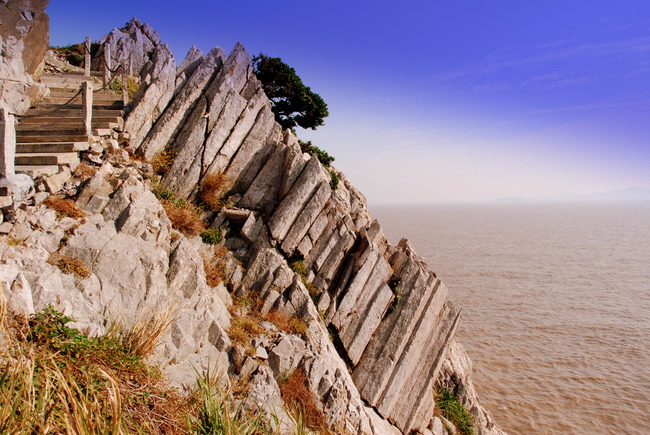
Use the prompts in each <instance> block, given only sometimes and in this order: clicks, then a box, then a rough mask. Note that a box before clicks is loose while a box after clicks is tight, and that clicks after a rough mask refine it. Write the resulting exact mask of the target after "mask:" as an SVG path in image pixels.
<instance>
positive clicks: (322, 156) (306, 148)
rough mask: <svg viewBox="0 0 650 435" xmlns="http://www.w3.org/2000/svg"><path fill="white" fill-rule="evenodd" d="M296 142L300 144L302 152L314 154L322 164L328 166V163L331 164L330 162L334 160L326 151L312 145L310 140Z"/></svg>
mask: <svg viewBox="0 0 650 435" xmlns="http://www.w3.org/2000/svg"><path fill="white" fill-rule="evenodd" d="M298 144H300V149H301V150H302V152H303V153H309V154H311V155H314V156H316V158H317V159H318V160H319V161H320V162H321V163H322V164H323V166H325V167H328V166H329V165H331V164H332V162H333V161H334V160H335V159H334V157H332V156H330V155H329V154H328V153H327V152H326V151H324V150H322V149H320V148H318V147H317V146H315V145H313V144H312V143H311V141H307V142H304V141H301V140H299V141H298Z"/></svg>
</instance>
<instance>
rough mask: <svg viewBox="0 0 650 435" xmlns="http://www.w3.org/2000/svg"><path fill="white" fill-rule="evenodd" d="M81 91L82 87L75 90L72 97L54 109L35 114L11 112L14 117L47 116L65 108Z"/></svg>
mask: <svg viewBox="0 0 650 435" xmlns="http://www.w3.org/2000/svg"><path fill="white" fill-rule="evenodd" d="M82 93H83V87H82V88H80V89H79V90H78V91H77V93H76V94H74V96H73V97H72V98H70V99H69V100H68V101H66V102H65V103H63V104H61V105H59V106H58V107H55V108H54V109H51V110H48V111H46V112H43V113H35V114H32V115H19V114H17V113H12V115H14V116H15V117H16V118H40V117H42V116H48V115H51V114H53V113H56V112H59V111H61V110H63V109H65V108H66V107H68V106H70V105H72V102H73V101H74V100H75V99H76V98H77V97H78V96H79V95H81V94H82Z"/></svg>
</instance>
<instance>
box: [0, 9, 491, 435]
mask: <svg viewBox="0 0 650 435" xmlns="http://www.w3.org/2000/svg"><path fill="white" fill-rule="evenodd" d="M0 7H2V6H0ZM101 44H102V47H101V48H100V56H101V55H102V53H104V52H105V51H104V50H105V49H106V47H107V46H109V45H110V47H111V49H110V53H111V56H113V59H112V62H114V64H119V63H124V62H126V61H127V59H128V61H129V63H130V68H132V69H133V73H134V74H136V75H137V76H138V77H139V82H140V87H139V90H138V92H137V93H136V94H135V96H134V99H133V102H132V104H131V110H130V111H129V112H128V113H127V114H126V116H125V124H124V130H125V132H126V133H127V134H122V136H121V137H122V138H123V139H124V141H123V143H122V147H123V149H126V150H128V152H129V153H130V154H131V155H132V156H135V157H136V158H131V157H128V156H125V154H124V153H123V151H116V150H108V149H107V150H105V151H104V153H103V155H102V157H101V160H97V159H96V158H95V159H94V160H93V162H94V163H93V165H94V166H93V165H84V166H83V170H81V171H77V172H76V175H75V177H74V178H72V179H70V180H67V181H66V182H65V183H63V184H62V186H61V191H60V192H58V193H59V194H65V195H67V197H70V198H73V199H74V200H75V201H76V205H77V206H78V207H80V208H81V210H83V212H84V214H85V216H84V217H81V216H78V217H70V216H68V217H61V215H60V214H59V216H58V217H57V214H56V212H55V211H54V210H53V209H52V207H51V206H49V207H48V206H46V205H45V204H47V201H46V200H45V198H46V197H47V196H48V195H47V194H46V193H45V192H42V194H40V195H39V194H37V195H35V196H34V198H32V199H31V202H29V203H26V204H24V205H22V206H21V207H19V208H18V209H16V210H15V211H14V212H13V214H12V215H11V216H10V220H11V222H6V224H7V225H5V224H3V225H5V226H4V227H3V228H1V229H2V232H3V233H5V234H6V236H5V237H4V240H2V241H1V242H0V263H1V264H0V279H1V280H2V285H3V292H4V293H5V295H7V298H8V300H9V306H10V308H12V309H13V310H16V311H20V312H22V313H25V314H32V313H34V312H36V311H39V310H41V309H42V308H44V307H46V306H48V305H52V306H54V307H55V308H56V309H58V310H60V311H62V312H64V313H65V314H67V315H69V316H71V317H73V318H75V319H76V327H78V328H79V329H81V330H83V331H84V332H86V333H89V334H91V335H100V334H102V333H104V332H105V331H106V328H107V326H108V325H109V324H110V322H111V321H114V320H115V319H119V320H120V321H122V322H125V323H129V322H134V321H136V319H138V318H139V316H142V314H143V313H151V312H155V311H160V310H165V309H168V308H169V307H173V310H174V320H173V321H172V323H171V326H170V328H169V331H168V333H167V334H166V335H165V337H164V339H163V344H162V346H160V348H159V349H158V353H157V355H156V357H155V358H156V361H157V362H158V363H159V364H160V365H161V367H162V369H163V371H164V372H165V373H166V374H167V376H168V377H169V378H170V379H171V380H172V381H173V382H174V383H175V384H176V385H178V386H183V385H189V384H191V383H192V382H193V380H194V376H195V370H196V371H202V370H206V369H208V368H209V367H210V368H211V369H212V370H214V369H215V368H216V369H217V370H218V371H219V372H221V373H223V376H224V377H225V380H226V382H227V383H230V384H237V385H240V386H242V385H243V386H245V387H243V388H245V390H246V397H247V399H246V402H247V403H248V404H249V406H251V409H261V410H264V412H267V413H268V415H273V416H277V417H279V420H280V421H282V422H283V423H282V424H284V425H285V426H286V427H285V426H282V424H281V425H280V427H281V428H282V427H285V428H288V427H290V426H291V423H290V419H289V418H285V417H286V413H285V411H284V403H283V399H282V397H281V394H280V391H279V386H278V384H279V382H281V380H282V379H283V378H286V377H287V376H289V375H290V374H291V373H295V372H297V371H299V372H301V373H302V374H304V376H305V379H306V386H307V387H308V389H309V391H310V392H311V393H312V394H313V396H314V397H315V398H317V400H316V403H317V406H318V407H319V408H320V410H321V412H322V413H323V415H324V418H325V420H326V422H327V425H328V426H329V428H330V429H331V430H333V431H335V432H336V433H355V434H356V433H358V434H400V433H423V434H430V433H435V434H442V433H448V431H450V430H451V429H450V428H449V423H448V422H446V420H444V418H442V417H441V416H440V415H439V414H438V413H437V412H436V407H435V405H436V392H437V391H438V390H439V389H440V388H443V389H446V390H448V391H452V392H453V393H454V394H456V395H457V396H458V397H459V398H460V399H461V401H462V402H463V403H464V405H465V407H466V408H467V409H468V410H470V412H471V413H472V415H473V416H474V420H475V428H476V432H477V433H479V434H502V433H503V432H502V431H501V429H500V428H499V427H498V425H496V423H495V422H494V421H493V420H492V418H491V416H490V415H489V413H488V412H487V411H486V410H485V409H484V408H483V407H482V406H481V405H480V403H479V401H478V397H477V395H476V393H475V391H474V388H473V385H472V380H471V362H470V361H469V358H467V355H466V354H465V353H464V351H463V349H462V346H461V345H460V344H459V343H458V342H457V341H456V340H455V339H454V336H455V333H456V330H457V329H458V326H459V323H460V317H461V309H460V308H459V307H458V306H457V305H456V304H454V303H453V302H451V301H449V300H447V287H446V286H445V284H444V283H443V282H441V281H440V280H439V279H438V278H437V276H436V274H435V273H433V272H432V271H430V270H429V269H428V267H427V265H426V264H425V263H424V261H423V260H422V259H421V258H420V257H418V256H417V254H416V253H415V252H414V250H413V248H412V246H411V245H410V244H409V242H408V241H407V240H401V241H400V243H399V244H398V245H397V246H391V245H390V244H389V243H388V241H387V239H386V237H385V236H384V235H383V233H382V231H381V227H380V224H379V222H377V221H376V220H375V219H374V218H373V217H372V215H371V214H370V213H369V211H368V209H367V205H366V200H365V198H364V197H363V195H362V194H361V193H360V192H359V191H358V190H356V189H355V188H354V187H353V186H352V185H351V184H350V183H349V181H348V180H347V179H346V178H345V176H344V174H342V173H339V172H337V171H336V170H335V169H333V168H332V169H330V170H327V169H326V168H324V167H323V165H322V164H321V163H320V162H319V160H318V159H317V158H316V157H315V156H313V155H310V154H307V153H303V152H302V150H301V148H300V146H299V143H298V139H297V137H296V136H295V135H294V134H293V133H292V132H291V131H282V130H281V128H280V126H279V125H278V124H277V123H276V122H275V121H274V116H273V113H272V111H271V105H270V102H269V100H268V98H267V97H266V95H265V94H264V92H263V90H262V88H261V85H260V82H259V81H258V80H257V78H256V77H255V75H254V74H253V72H252V66H251V60H250V56H249V54H248V53H247V52H246V51H245V49H244V47H242V46H241V45H237V46H236V47H235V48H234V49H233V50H232V52H231V53H230V54H229V55H226V54H225V52H224V51H223V50H222V49H220V48H218V47H217V48H215V49H213V50H212V51H210V52H209V53H208V54H203V53H200V52H199V51H198V50H196V49H193V50H191V51H190V53H189V54H188V57H187V59H185V60H184V61H183V62H182V64H181V66H180V67H177V66H176V61H175V59H174V58H173V56H172V54H171V51H170V50H169V49H168V47H167V46H166V45H164V44H163V43H162V42H161V41H160V38H159V37H158V35H157V34H156V32H155V31H154V30H153V29H151V28H150V27H149V26H147V25H145V24H142V23H140V22H138V21H137V20H135V19H134V20H133V21H132V22H131V23H129V24H128V25H127V26H126V27H125V28H123V29H115V30H113V31H112V32H111V33H110V34H109V35H108V36H107V37H105V38H104V39H103V40H102V41H101ZM127 138H128V140H127ZM148 161H154V162H158V163H159V164H158V165H157V166H156V167H155V168H154V167H153V166H152V165H151V164H150V163H147V162H148ZM161 161H164V164H160V162H161ZM330 171H334V172H335V173H336V175H337V176H338V179H339V180H340V181H339V183H338V186H337V187H336V186H334V185H333V184H332V183H331V179H332V174H331V172H330ZM155 172H158V173H159V174H158V175H159V177H158V175H157V174H156V173H155ZM216 180H218V188H217V187H215V183H217V181H216ZM37 186H38V180H37ZM334 187H336V188H334ZM215 189H216V190H219V195H218V196H219V198H218V202H217V204H218V206H215V204H212V207H205V203H206V196H207V195H209V194H210V193H214V192H213V191H214V190H215ZM43 190H45V189H44V188H43ZM50 190H52V189H50ZM152 190H153V192H152ZM154 192H155V193H156V194H154ZM206 192H207V193H206ZM52 193H57V192H52ZM43 201H46V202H43ZM170 202H173V203H174V204H181V203H183V204H203V205H204V208H203V215H202V219H203V220H204V221H205V222H207V226H208V228H209V229H212V230H213V231H212V232H211V233H210V234H213V235H215V238H216V239H217V240H211V241H209V243H206V239H205V238H202V237H201V235H193V236H192V235H191V232H187V231H185V232H184V231H180V230H179V228H178V226H177V224H176V223H175V222H174V223H173V222H172V221H173V220H174V219H172V220H170V216H169V213H170V209H169V204H170ZM204 234H205V232H204ZM217 234H218V235H219V236H217ZM211 243H216V245H215V244H211ZM57 256H58V257H57ZM61 257H66V258H78V259H80V260H81V261H82V262H83V264H84V265H85V267H87V269H88V271H89V273H88V275H87V276H85V277H82V276H78V275H74V274H69V273H66V272H65V271H63V270H62V269H61V268H60V267H57V265H56V264H57V263H56V261H52V258H61ZM214 268H218V270H219V273H218V276H219V279H214V270H213V269H214ZM219 281H221V282H219ZM278 319H281V320H282V319H283V321H282V322H281V321H280V320H278ZM293 319H296V321H299V322H298V323H294V327H293V328H291V327H289V328H282V327H280V326H279V325H280V324H281V323H283V322H284V321H287V322H291V321H293ZM249 320H252V321H256V322H257V325H256V328H255V331H250V330H246V328H243V326H242V325H244V324H245V322H246V321H249ZM295 325H304V327H303V326H295ZM242 328H243V329H244V330H245V334H244V335H243V336H242V335H241V334H235V331H239V330H240V329H242ZM251 328H252V327H251ZM283 416H284V417H283ZM443 423H445V424H443ZM287 431H289V432H290V429H287Z"/></svg>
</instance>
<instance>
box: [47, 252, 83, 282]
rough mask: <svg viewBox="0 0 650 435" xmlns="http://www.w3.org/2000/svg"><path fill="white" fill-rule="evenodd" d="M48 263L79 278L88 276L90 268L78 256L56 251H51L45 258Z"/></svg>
mask: <svg viewBox="0 0 650 435" xmlns="http://www.w3.org/2000/svg"><path fill="white" fill-rule="evenodd" d="M47 262H48V263H50V264H52V265H54V266H57V267H58V268H59V269H61V270H62V271H63V272H64V273H67V274H69V275H74V276H76V277H77V278H79V279H84V278H88V277H89V276H90V270H89V269H88V268H87V267H86V265H85V264H84V262H83V260H82V259H81V258H79V257H68V256H66V255H61V254H59V253H58V252H53V253H52V254H50V257H49V258H48V260H47Z"/></svg>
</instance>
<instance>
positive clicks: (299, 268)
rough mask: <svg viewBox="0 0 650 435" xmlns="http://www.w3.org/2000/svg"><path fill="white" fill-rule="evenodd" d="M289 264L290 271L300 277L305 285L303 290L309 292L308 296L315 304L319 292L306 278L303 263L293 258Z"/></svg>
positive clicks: (301, 260) (306, 271) (299, 258)
mask: <svg viewBox="0 0 650 435" xmlns="http://www.w3.org/2000/svg"><path fill="white" fill-rule="evenodd" d="M288 262H289V267H290V268H291V270H293V271H294V272H296V273H297V274H298V275H300V279H301V280H302V283H303V284H304V285H305V288H306V289H307V292H309V296H310V297H311V300H312V301H314V303H317V301H318V297H319V296H320V292H319V291H318V288H317V287H316V285H314V283H313V282H309V281H308V280H307V278H308V277H309V270H308V269H307V266H305V262H304V261H303V259H302V258H301V257H298V256H296V257H293V258H290V259H289V260H288Z"/></svg>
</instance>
